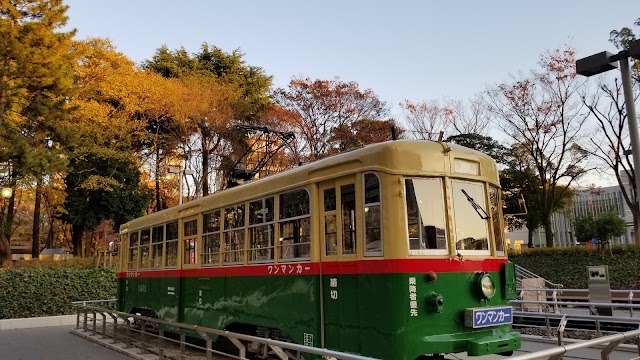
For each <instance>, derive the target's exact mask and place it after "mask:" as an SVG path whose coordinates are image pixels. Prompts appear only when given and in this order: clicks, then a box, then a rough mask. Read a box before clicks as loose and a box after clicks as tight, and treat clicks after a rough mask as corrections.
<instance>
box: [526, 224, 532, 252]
mask: <svg viewBox="0 0 640 360" xmlns="http://www.w3.org/2000/svg"><path fill="white" fill-rule="evenodd" d="M527 229H529V228H527ZM527 239H528V240H527V241H528V242H527V247H528V248H529V249H533V230H531V229H529V231H528V232H527Z"/></svg>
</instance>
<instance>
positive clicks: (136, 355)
mask: <svg viewBox="0 0 640 360" xmlns="http://www.w3.org/2000/svg"><path fill="white" fill-rule="evenodd" d="M71 333H72V334H74V335H77V336H80V337H81V338H84V339H87V340H89V341H93V342H94V343H96V344H99V345H102V346H104V347H106V348H108V349H111V350H113V351H117V352H119V353H121V354H124V355H126V356H128V357H130V358H133V359H136V360H157V359H159V358H160V357H159V356H158V355H155V354H141V353H140V352H141V350H140V349H138V348H135V347H131V348H126V347H125V344H124V343H122V342H118V343H116V344H113V339H111V338H103V337H102V335H101V334H96V335H91V332H84V331H83V330H82V329H72V330H71Z"/></svg>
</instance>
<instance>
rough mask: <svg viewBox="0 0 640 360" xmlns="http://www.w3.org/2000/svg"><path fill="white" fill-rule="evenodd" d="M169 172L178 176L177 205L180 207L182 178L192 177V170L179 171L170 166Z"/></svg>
mask: <svg viewBox="0 0 640 360" xmlns="http://www.w3.org/2000/svg"><path fill="white" fill-rule="evenodd" d="M169 172H170V173H171V174H179V175H178V205H182V177H183V176H185V175H193V170H191V169H180V168H177V167H173V166H172V167H169Z"/></svg>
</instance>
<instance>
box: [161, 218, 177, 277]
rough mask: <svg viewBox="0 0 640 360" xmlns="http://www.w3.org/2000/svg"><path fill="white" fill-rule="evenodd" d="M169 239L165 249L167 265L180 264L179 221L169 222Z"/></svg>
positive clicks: (174, 265)
mask: <svg viewBox="0 0 640 360" xmlns="http://www.w3.org/2000/svg"><path fill="white" fill-rule="evenodd" d="M166 230H167V241H166V249H165V263H164V265H165V266H166V267H176V266H177V265H178V222H177V221H174V222H170V223H168V224H167V229H166Z"/></svg>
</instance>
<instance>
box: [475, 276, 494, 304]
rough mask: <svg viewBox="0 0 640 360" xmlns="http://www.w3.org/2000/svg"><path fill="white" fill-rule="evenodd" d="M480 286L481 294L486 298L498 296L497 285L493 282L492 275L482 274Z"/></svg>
mask: <svg viewBox="0 0 640 360" xmlns="http://www.w3.org/2000/svg"><path fill="white" fill-rule="evenodd" d="M478 284H479V285H480V292H481V293H482V296H484V297H485V298H487V299H491V298H492V297H493V295H495V294H496V283H495V282H494V281H493V278H492V277H491V275H489V274H486V273H485V274H482V275H481V276H480V281H479V282H478Z"/></svg>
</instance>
